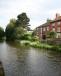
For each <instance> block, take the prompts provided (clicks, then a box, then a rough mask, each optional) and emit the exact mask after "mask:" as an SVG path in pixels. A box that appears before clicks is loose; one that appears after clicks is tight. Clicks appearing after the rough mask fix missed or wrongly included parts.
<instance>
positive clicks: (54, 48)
mask: <svg viewBox="0 0 61 76" xmlns="http://www.w3.org/2000/svg"><path fill="white" fill-rule="evenodd" d="M20 44H22V45H23V44H24V45H29V46H31V47H34V48H40V49H46V50H52V51H60V52H61V46H60V45H50V44H47V43H41V42H39V41H33V42H31V41H27V40H22V41H20Z"/></svg>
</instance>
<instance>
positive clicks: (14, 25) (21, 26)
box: [5, 13, 30, 40]
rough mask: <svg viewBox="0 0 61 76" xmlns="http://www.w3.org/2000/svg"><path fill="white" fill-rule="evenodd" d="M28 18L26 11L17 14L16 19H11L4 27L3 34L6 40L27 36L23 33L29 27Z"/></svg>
mask: <svg viewBox="0 0 61 76" xmlns="http://www.w3.org/2000/svg"><path fill="white" fill-rule="evenodd" d="M29 21H30V19H29V18H28V17H27V15H26V13H22V14H19V15H18V16H17V20H16V19H11V20H10V22H9V24H8V25H7V27H6V30H5V34H6V39H7V40H16V39H20V40H21V39H24V38H26V37H27V35H26V34H25V33H26V32H27V30H30V28H29Z"/></svg>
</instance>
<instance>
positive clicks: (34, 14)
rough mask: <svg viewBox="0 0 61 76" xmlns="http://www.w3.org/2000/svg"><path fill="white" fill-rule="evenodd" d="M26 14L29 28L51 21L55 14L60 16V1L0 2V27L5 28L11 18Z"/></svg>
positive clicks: (4, 0)
mask: <svg viewBox="0 0 61 76" xmlns="http://www.w3.org/2000/svg"><path fill="white" fill-rule="evenodd" d="M22 12H26V13H27V15H28V17H29V18H30V24H31V28H35V27H36V26H39V25H41V24H43V23H44V22H46V19H47V18H51V19H53V18H54V16H55V13H60V14H61V0H0V26H2V27H3V28H5V27H6V25H7V24H8V22H9V20H10V19H11V18H16V17H17V15H18V14H20V13H22Z"/></svg>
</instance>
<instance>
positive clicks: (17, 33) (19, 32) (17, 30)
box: [14, 27, 26, 39]
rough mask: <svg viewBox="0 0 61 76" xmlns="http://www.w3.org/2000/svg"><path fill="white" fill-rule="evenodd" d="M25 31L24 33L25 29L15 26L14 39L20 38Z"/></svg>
mask: <svg viewBox="0 0 61 76" xmlns="http://www.w3.org/2000/svg"><path fill="white" fill-rule="evenodd" d="M25 33H26V29H24V28H22V27H16V28H15V33H14V36H15V39H22V37H23V36H24V34H25Z"/></svg>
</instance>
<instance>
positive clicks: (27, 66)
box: [0, 42, 61, 76]
mask: <svg viewBox="0 0 61 76" xmlns="http://www.w3.org/2000/svg"><path fill="white" fill-rule="evenodd" d="M0 61H1V62H2V68H3V70H4V76H61V54H60V53H57V52H53V51H46V50H41V49H35V48H31V47H24V46H22V47H20V48H19V47H18V46H17V45H16V44H15V43H12V44H11V45H10V44H7V43H6V42H3V43H0Z"/></svg>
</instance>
